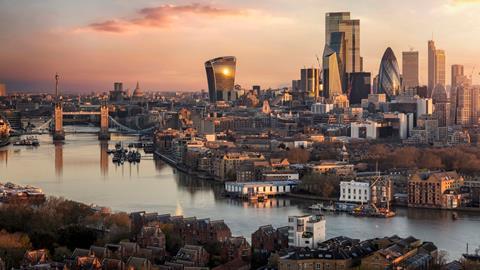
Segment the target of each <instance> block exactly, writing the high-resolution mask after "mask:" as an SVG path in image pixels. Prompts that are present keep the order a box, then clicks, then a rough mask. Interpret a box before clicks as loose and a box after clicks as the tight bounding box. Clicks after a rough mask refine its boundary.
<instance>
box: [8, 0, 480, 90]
mask: <svg viewBox="0 0 480 270" xmlns="http://www.w3.org/2000/svg"><path fill="white" fill-rule="evenodd" d="M336 11H350V12H351V15H352V18H354V19H360V20H361V55H362V57H363V58H364V70H365V71H368V72H372V76H375V75H376V74H377V73H378V68H379V63H380V59H381V57H382V54H383V52H384V51H385V49H386V48H387V47H392V49H393V50H394V52H395V55H396V57H397V59H398V61H399V64H400V66H401V52H402V51H408V50H410V48H413V49H414V50H418V51H419V52H420V82H421V83H422V84H425V83H426V76H427V73H426V72H427V71H426V66H427V63H426V62H427V40H429V39H431V38H432V33H433V39H434V40H435V42H436V45H437V48H439V49H444V50H445V51H446V58H447V84H449V83H450V76H449V74H450V65H452V64H463V65H465V73H466V74H467V75H470V73H471V72H472V68H473V67H474V66H475V64H476V63H477V62H476V60H477V59H479V57H480V51H479V50H478V49H477V48H478V44H479V42H480V35H478V33H480V19H479V18H478V14H480V0H422V1H418V0H405V1H402V2H401V3H399V2H398V1H395V0H362V1H358V0H341V1H338V0H303V1H294V0H263V1H256V0H244V1H234V0H224V1H203V0H193V1H185V0H175V1H172V0H170V1H152V0H137V1H129V0H104V1H95V0H84V1H81V2H71V1H62V0H44V1H34V0H30V1H28V0H19V1H8V0H0V44H2V46H1V47H0V82H5V83H6V84H7V87H8V89H9V91H42V92H46V91H51V89H53V85H54V80H53V76H54V74H55V72H58V73H60V75H61V88H62V91H64V92H77V91H81V92H91V91H97V92H103V91H108V90H111V89H112V87H113V82H114V81H122V82H124V84H125V85H126V87H128V88H134V86H135V82H136V81H140V86H141V88H142V89H144V90H147V91H148V90H155V91H156V90H160V91H170V90H173V91H192V90H194V91H198V90H200V89H206V88H207V82H206V78H205V70H204V62H205V60H208V59H210V58H214V57H217V56H223V55H234V56H236V57H237V76H236V83H238V84H240V85H242V86H244V87H250V86H251V85H252V84H259V85H261V86H262V87H263V88H267V87H281V86H289V85H290V84H291V80H292V79H296V78H297V77H299V69H300V68H302V67H304V66H317V61H316V57H315V55H316V54H318V55H321V54H322V52H323V47H324V36H325V34H324V33H325V32H324V30H325V29H324V28H325V13H326V12H336ZM477 68H480V66H477ZM476 74H478V70H477V72H475V75H476ZM473 79H474V83H478V79H479V78H478V75H476V76H474V77H473Z"/></svg>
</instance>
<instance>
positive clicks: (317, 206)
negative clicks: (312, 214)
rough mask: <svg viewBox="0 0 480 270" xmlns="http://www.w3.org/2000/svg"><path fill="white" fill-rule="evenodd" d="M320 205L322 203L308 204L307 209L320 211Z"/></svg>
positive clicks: (321, 205)
mask: <svg viewBox="0 0 480 270" xmlns="http://www.w3.org/2000/svg"><path fill="white" fill-rule="evenodd" d="M322 207H323V203H316V204H312V205H310V206H309V207H308V209H309V210H313V211H320V210H322Z"/></svg>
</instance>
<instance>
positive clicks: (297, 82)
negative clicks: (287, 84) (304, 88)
mask: <svg viewBox="0 0 480 270" xmlns="http://www.w3.org/2000/svg"><path fill="white" fill-rule="evenodd" d="M301 84H302V83H301V80H292V92H300V91H301V90H300V88H301V87H300V85H301Z"/></svg>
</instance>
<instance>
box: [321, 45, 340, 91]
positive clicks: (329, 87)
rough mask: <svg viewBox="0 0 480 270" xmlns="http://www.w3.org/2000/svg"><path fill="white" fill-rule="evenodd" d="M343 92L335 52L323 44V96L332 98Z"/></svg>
mask: <svg viewBox="0 0 480 270" xmlns="http://www.w3.org/2000/svg"><path fill="white" fill-rule="evenodd" d="M341 94H343V89H342V80H341V76H340V69H339V66H338V59H337V53H336V52H335V51H334V50H332V49H331V48H330V47H329V46H327V45H325V50H324V52H323V96H324V97H326V98H332V97H334V96H336V95H341Z"/></svg>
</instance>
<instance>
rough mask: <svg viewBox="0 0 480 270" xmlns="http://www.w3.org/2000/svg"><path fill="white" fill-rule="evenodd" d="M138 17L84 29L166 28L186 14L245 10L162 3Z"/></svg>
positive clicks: (241, 12) (228, 13)
mask: <svg viewBox="0 0 480 270" xmlns="http://www.w3.org/2000/svg"><path fill="white" fill-rule="evenodd" d="M138 15H139V16H138V17H136V18H132V19H127V20H120V19H111V20H106V21H102V22H95V23H91V24H89V25H88V26H87V27H86V29H89V30H93V31H98V32H111V33H123V32H127V31H129V30H132V29H133V28H135V27H151V28H168V27H171V26H172V25H174V24H175V23H178V22H179V21H180V19H181V18H182V17H184V16H186V15H200V16H209V17H212V16H213V17H220V16H245V15H247V12H246V11H245V10H240V9H225V8H218V7H213V6H210V5H201V4H195V3H194V4H189V5H182V6H175V5H162V6H158V7H152V8H143V9H141V10H140V11H138Z"/></svg>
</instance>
